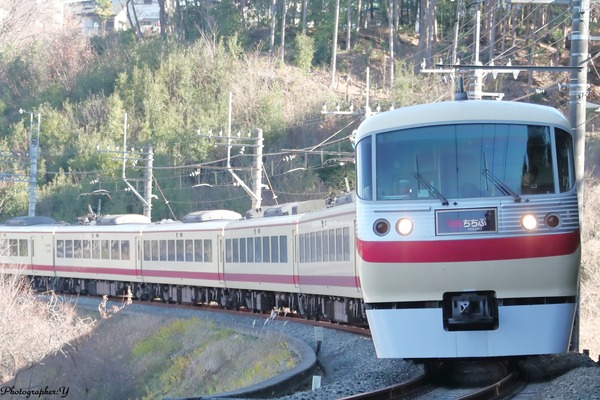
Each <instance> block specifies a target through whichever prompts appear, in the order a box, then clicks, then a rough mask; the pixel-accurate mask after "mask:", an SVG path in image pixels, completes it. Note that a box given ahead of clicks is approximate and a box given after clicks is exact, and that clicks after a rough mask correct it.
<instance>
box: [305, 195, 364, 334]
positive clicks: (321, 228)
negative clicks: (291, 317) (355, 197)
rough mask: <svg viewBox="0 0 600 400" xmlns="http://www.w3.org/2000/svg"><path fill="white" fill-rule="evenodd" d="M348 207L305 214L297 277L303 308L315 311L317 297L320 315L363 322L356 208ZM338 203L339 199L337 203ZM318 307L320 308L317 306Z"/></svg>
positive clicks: (348, 205)
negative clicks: (357, 264)
mask: <svg viewBox="0 0 600 400" xmlns="http://www.w3.org/2000/svg"><path fill="white" fill-rule="evenodd" d="M343 199H347V201H348V203H345V204H339V203H338V205H337V206H335V207H330V208H327V209H324V210H322V211H320V212H318V213H306V214H303V215H302V217H301V219H300V222H299V224H298V232H297V240H296V241H297V243H298V251H297V253H298V256H297V260H296V263H297V267H296V268H297V272H296V273H297V275H298V283H299V285H300V289H301V291H302V292H303V293H310V294H311V296H305V304H304V307H307V308H309V309H314V308H315V301H316V300H317V299H318V298H319V297H317V296H315V295H320V296H321V297H323V296H325V297H326V298H327V300H326V301H324V302H320V303H318V304H319V305H321V306H322V307H324V309H322V310H321V313H322V314H324V315H326V316H329V318H331V319H333V320H335V321H339V322H346V323H349V322H358V321H362V320H363V319H364V309H363V306H362V293H361V290H360V280H359V279H358V275H357V270H356V247H355V240H354V232H355V218H354V215H355V207H354V203H352V202H351V201H352V199H351V198H350V197H349V196H346V197H344V198H343ZM338 200H339V199H338ZM317 306H318V305H317Z"/></svg>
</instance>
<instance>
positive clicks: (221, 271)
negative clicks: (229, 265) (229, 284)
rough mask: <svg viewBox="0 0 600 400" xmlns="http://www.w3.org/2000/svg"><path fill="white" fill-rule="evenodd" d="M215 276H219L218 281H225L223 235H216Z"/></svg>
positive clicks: (221, 282)
mask: <svg viewBox="0 0 600 400" xmlns="http://www.w3.org/2000/svg"><path fill="white" fill-rule="evenodd" d="M217 253H219V255H218V256H217V276H218V277H219V283H220V284H223V283H225V243H224V240H223V235H218V236H217Z"/></svg>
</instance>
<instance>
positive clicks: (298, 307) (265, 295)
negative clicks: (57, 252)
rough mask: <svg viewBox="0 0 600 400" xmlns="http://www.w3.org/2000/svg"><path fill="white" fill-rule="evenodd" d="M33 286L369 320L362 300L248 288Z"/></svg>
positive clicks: (49, 281) (67, 281)
mask: <svg viewBox="0 0 600 400" xmlns="http://www.w3.org/2000/svg"><path fill="white" fill-rule="evenodd" d="M31 282H32V287H33V288H34V289H35V290H38V291H54V292H57V293H70V294H75V295H90V296H102V295H107V296H109V297H112V298H115V297H120V298H125V297H127V295H128V293H131V294H130V296H131V298H132V299H135V300H140V301H158V302H163V303H176V304H190V305H198V306H219V307H223V308H226V309H232V310H241V309H245V310H248V311H251V312H254V313H269V314H270V313H271V312H272V311H273V310H275V311H276V312H278V313H280V314H282V315H284V314H287V315H290V316H298V317H303V318H306V319H313V320H325V321H331V322H336V323H344V324H362V323H364V324H366V321H367V318H366V313H365V309H364V305H363V302H362V300H361V299H356V298H346V297H334V296H324V295H312V294H302V293H280V292H270V291H255V290H247V289H230V288H215V287H198V286H189V285H171V284H159V283H140V282H121V281H107V280H91V279H79V278H59V277H40V276H36V277H31Z"/></svg>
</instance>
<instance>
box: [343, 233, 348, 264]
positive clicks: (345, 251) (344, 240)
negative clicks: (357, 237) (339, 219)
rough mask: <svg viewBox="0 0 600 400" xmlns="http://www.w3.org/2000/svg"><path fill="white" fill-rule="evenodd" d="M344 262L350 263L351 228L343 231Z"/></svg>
mask: <svg viewBox="0 0 600 400" xmlns="http://www.w3.org/2000/svg"><path fill="white" fill-rule="evenodd" d="M343 237H344V239H343V242H344V261H350V228H348V227H346V228H344V229H343Z"/></svg>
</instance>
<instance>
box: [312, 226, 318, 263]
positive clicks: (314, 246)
mask: <svg viewBox="0 0 600 400" xmlns="http://www.w3.org/2000/svg"><path fill="white" fill-rule="evenodd" d="M315 261H317V233H316V232H311V233H310V262H315Z"/></svg>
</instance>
